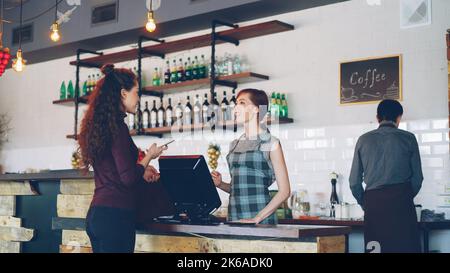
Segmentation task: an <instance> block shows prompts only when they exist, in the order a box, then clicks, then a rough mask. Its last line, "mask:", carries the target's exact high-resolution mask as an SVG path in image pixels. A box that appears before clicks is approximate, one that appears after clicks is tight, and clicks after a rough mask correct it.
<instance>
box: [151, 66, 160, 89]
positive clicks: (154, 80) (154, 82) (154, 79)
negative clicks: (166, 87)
mask: <svg viewBox="0 0 450 273" xmlns="http://www.w3.org/2000/svg"><path fill="white" fill-rule="evenodd" d="M152 85H153V86H160V85H161V77H160V76H159V70H158V68H157V67H155V71H154V72H153V77H152Z"/></svg>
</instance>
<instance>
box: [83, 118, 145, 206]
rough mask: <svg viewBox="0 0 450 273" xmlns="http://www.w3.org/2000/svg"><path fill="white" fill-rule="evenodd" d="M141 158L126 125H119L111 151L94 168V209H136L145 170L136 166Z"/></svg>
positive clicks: (138, 165) (140, 166) (122, 123)
mask: <svg viewBox="0 0 450 273" xmlns="http://www.w3.org/2000/svg"><path fill="white" fill-rule="evenodd" d="M125 116H126V115H125V114H123V117H125ZM138 154H139V151H138V149H137V147H136V145H135V144H134V142H133V139H132V138H131V136H130V133H129V130H128V127H127V125H126V124H125V122H123V121H122V122H120V124H119V126H118V133H117V135H116V136H115V137H114V138H113V140H112V145H111V148H110V150H108V151H107V152H106V153H105V155H104V156H103V157H102V158H101V159H98V160H97V161H96V162H95V163H94V164H93V168H94V178H95V192H94V198H93V200H92V203H91V206H105V207H114V208H125V209H133V210H134V209H135V208H136V194H137V186H138V184H139V183H143V175H144V170H145V169H144V166H142V165H140V164H138V163H137V161H138Z"/></svg>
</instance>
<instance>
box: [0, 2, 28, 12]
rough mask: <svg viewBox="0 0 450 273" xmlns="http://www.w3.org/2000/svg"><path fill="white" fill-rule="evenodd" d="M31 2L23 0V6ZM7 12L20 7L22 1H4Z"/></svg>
mask: <svg viewBox="0 0 450 273" xmlns="http://www.w3.org/2000/svg"><path fill="white" fill-rule="evenodd" d="M30 1H31V0H23V4H24V5H25V4H26V3H28V2H30ZM4 5H5V10H9V9H13V8H16V7H19V6H20V0H4Z"/></svg>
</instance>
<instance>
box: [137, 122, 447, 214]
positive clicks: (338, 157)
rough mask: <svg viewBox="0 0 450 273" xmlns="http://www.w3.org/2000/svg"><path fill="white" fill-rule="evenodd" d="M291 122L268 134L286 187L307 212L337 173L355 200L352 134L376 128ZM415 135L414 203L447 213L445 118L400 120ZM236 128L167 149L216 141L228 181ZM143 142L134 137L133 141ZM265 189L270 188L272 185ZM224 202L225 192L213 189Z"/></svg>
mask: <svg viewBox="0 0 450 273" xmlns="http://www.w3.org/2000/svg"><path fill="white" fill-rule="evenodd" d="M300 126H301V125H298V124H296V123H294V124H287V125H279V126H274V127H272V128H271V132H272V134H273V135H274V136H276V137H278V138H279V139H280V141H281V144H282V147H283V151H284V154H285V158H286V163H287V167H288V172H289V178H290V182H291V187H292V190H296V189H299V188H304V189H306V190H308V193H309V198H310V201H311V203H312V205H313V206H312V210H313V213H314V212H315V211H314V209H315V208H317V206H315V205H316V204H318V203H323V202H328V199H329V196H330V194H331V183H330V179H329V174H330V173H331V172H333V171H335V172H337V173H338V174H339V181H338V186H337V188H338V194H339V197H340V199H341V200H342V201H344V202H348V203H356V201H355V199H354V198H353V196H352V194H351V191H350V188H349V182H348V176H349V173H350V169H351V164H352V159H353V152H354V147H355V144H356V141H357V140H358V137H359V136H360V135H362V134H363V133H365V132H368V131H370V130H373V129H375V128H377V127H378V124H377V123H370V124H358V125H339V126H329V127H319V128H301V127H300ZM400 128H401V129H406V130H408V131H410V132H412V133H414V134H415V135H416V138H417V140H418V143H419V148H420V152H421V156H422V168H423V173H424V177H425V179H424V182H423V186H422V189H421V191H420V193H419V195H418V196H417V197H416V199H415V202H416V203H418V204H422V205H423V207H424V208H425V209H433V210H436V211H437V212H445V213H446V216H447V217H448V218H450V164H449V147H450V146H449V137H448V132H449V130H448V120H447V119H433V120H415V121H404V122H402V123H401V125H400ZM241 133H242V131H238V132H237V133H232V132H226V133H223V132H221V131H218V132H216V133H215V134H210V133H205V134H202V133H196V134H195V135H193V136H185V135H172V137H173V138H175V139H176V140H177V141H175V142H174V143H172V144H171V145H170V149H169V150H168V151H167V154H178V153H183V154H203V155H205V156H206V150H207V146H208V143H209V142H216V143H218V144H219V145H220V146H221V148H222V155H221V157H220V159H219V167H218V171H219V172H221V173H222V174H223V178H224V180H225V181H229V179H230V177H229V173H228V166H227V163H226V159H225V156H226V154H227V152H228V149H229V143H230V142H231V141H232V140H233V139H234V138H236V137H238V136H239V135H240V134H241ZM140 141H143V142H142V144H143V143H146V142H148V139H143V138H138V139H136V142H138V144H139V143H140ZM271 188H273V189H276V184H274V185H273V186H272V187H271ZM219 192H220V195H221V198H222V200H223V203H224V206H226V204H227V202H228V200H227V199H228V195H227V194H225V193H224V192H222V191H219Z"/></svg>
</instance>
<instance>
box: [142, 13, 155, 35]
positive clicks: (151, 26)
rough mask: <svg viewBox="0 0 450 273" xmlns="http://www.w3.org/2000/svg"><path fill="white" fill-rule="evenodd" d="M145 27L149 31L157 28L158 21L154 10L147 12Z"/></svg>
mask: <svg viewBox="0 0 450 273" xmlns="http://www.w3.org/2000/svg"><path fill="white" fill-rule="evenodd" d="M145 29H146V30H147V31H148V32H153V31H155V30H156V22H155V18H153V11H149V12H148V13H147V24H146V25H145Z"/></svg>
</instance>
